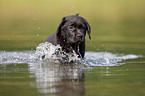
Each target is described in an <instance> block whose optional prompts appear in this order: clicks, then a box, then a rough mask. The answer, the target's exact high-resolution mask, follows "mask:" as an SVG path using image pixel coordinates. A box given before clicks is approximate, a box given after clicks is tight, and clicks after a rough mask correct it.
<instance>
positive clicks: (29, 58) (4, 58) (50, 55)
mask: <svg viewBox="0 0 145 96" xmlns="http://www.w3.org/2000/svg"><path fill="white" fill-rule="evenodd" d="M139 57H141V56H139V55H133V54H129V55H124V54H113V53H110V52H86V56H85V58H84V59H83V60H81V59H80V58H78V55H77V54H76V53H75V52H73V53H66V52H64V51H63V50H62V48H61V47H60V46H59V45H57V46H55V45H53V44H51V43H47V42H45V43H41V44H39V46H38V47H37V48H36V51H35V50H28V51H10V52H5V51H0V64H11V63H28V64H30V63H35V62H37V63H39V62H40V63H42V62H50V61H51V62H56V61H58V62H63V63H68V62H72V61H73V62H75V63H81V64H84V65H87V66H117V65H120V64H123V62H122V61H123V60H127V59H135V58H139ZM119 62H121V63H119Z"/></svg>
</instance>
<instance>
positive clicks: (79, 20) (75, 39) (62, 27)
mask: <svg viewBox="0 0 145 96" xmlns="http://www.w3.org/2000/svg"><path fill="white" fill-rule="evenodd" d="M86 31H88V35H89V39H91V36H90V33H91V28H90V25H89V23H88V22H87V21H86V20H85V19H84V18H83V17H81V16H78V15H71V16H65V17H63V18H62V20H61V22H60V24H59V26H58V28H57V36H58V37H61V38H63V39H64V40H67V42H68V43H70V44H80V43H81V42H84V40H85V35H86Z"/></svg>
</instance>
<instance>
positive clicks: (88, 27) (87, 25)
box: [85, 20, 91, 39]
mask: <svg viewBox="0 0 145 96" xmlns="http://www.w3.org/2000/svg"><path fill="white" fill-rule="evenodd" d="M85 22H86V27H87V31H88V35H89V39H91V35H90V34H91V27H90V25H89V23H88V22H87V20H85Z"/></svg>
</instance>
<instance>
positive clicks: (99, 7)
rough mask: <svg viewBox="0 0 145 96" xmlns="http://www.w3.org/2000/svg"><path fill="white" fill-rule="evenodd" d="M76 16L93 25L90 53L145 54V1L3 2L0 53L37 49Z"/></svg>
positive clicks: (71, 0) (3, 0) (89, 42)
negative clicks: (64, 20) (69, 17)
mask: <svg viewBox="0 0 145 96" xmlns="http://www.w3.org/2000/svg"><path fill="white" fill-rule="evenodd" d="M76 13H80V16H82V17H84V18H85V19H87V20H88V22H89V23H90V25H91V29H92V33H91V35H92V40H89V39H88V36H86V39H87V42H86V46H87V51H112V52H123V53H126V52H129V53H132V52H133V53H137V54H140V53H142V54H145V53H144V50H145V0H0V50H6V51H7V50H30V49H35V48H36V46H38V44H39V43H42V42H44V40H45V38H46V37H47V36H48V35H50V34H51V33H54V32H55V31H56V29H57V26H58V24H59V22H60V20H61V18H62V17H63V16H67V15H73V14H76Z"/></svg>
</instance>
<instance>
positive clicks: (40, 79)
mask: <svg viewBox="0 0 145 96" xmlns="http://www.w3.org/2000/svg"><path fill="white" fill-rule="evenodd" d="M29 70H30V73H32V74H31V76H32V77H35V78H36V82H33V83H31V85H32V86H33V87H36V88H38V91H39V92H40V93H41V94H57V95H54V96H68V95H69V96H83V95H84V94H85V86H84V79H85V77H84V73H83V69H82V65H80V64H75V65H74V64H73V65H72V64H54V62H53V63H50V62H49V63H42V64H41V63H40V64H29Z"/></svg>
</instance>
